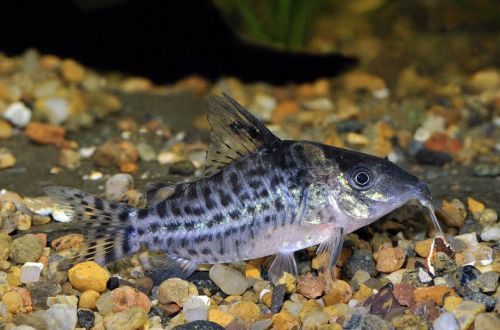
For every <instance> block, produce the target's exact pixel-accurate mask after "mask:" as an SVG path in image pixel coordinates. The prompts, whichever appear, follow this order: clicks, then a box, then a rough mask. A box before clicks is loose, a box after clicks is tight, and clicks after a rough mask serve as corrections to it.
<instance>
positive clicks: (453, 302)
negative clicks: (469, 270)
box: [443, 296, 464, 312]
mask: <svg viewBox="0 0 500 330" xmlns="http://www.w3.org/2000/svg"><path fill="white" fill-rule="evenodd" d="M463 301H464V300H463V299H462V298H460V297H459V296H448V297H445V298H444V305H443V308H444V310H445V311H447V312H452V311H453V310H454V309H455V308H456V307H457V306H458V305H460V304H461V303H462V302H463Z"/></svg>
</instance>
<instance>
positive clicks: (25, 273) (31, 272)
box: [21, 262, 43, 284]
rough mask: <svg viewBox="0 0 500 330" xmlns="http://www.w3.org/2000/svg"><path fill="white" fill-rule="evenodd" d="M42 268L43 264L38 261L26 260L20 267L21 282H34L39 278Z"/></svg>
mask: <svg viewBox="0 0 500 330" xmlns="http://www.w3.org/2000/svg"><path fill="white" fill-rule="evenodd" d="M42 270H43V264H42V263H40V262H27V263H25V264H24V265H23V267H22V268H21V282H22V283H25V284H27V283H34V282H38V280H39V279H40V273H41V272H42Z"/></svg>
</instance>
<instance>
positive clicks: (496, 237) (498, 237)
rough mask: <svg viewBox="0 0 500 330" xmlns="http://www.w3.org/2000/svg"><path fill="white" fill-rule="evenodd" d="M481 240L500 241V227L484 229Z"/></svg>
mask: <svg viewBox="0 0 500 330" xmlns="http://www.w3.org/2000/svg"><path fill="white" fill-rule="evenodd" d="M481 239H482V240H483V241H500V225H498V224H497V225H495V226H488V227H484V229H483V231H482V232H481Z"/></svg>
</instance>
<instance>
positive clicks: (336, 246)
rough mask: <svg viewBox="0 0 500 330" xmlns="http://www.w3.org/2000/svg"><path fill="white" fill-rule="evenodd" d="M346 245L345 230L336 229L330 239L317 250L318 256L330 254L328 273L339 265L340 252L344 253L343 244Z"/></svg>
mask: <svg viewBox="0 0 500 330" xmlns="http://www.w3.org/2000/svg"><path fill="white" fill-rule="evenodd" d="M343 243H344V228H341V227H335V228H333V230H332V233H331V235H330V237H329V238H328V239H327V240H326V241H324V242H322V243H321V244H320V245H319V246H318V249H317V250H316V253H317V254H321V253H324V252H327V253H329V254H330V261H329V267H328V271H330V270H331V269H332V267H333V266H335V264H336V263H337V260H338V259H339V256H340V252H341V251H342V244H343Z"/></svg>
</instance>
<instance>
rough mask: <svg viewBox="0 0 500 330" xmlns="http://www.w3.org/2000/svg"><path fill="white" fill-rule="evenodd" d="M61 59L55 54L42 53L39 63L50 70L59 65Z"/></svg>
mask: <svg viewBox="0 0 500 330" xmlns="http://www.w3.org/2000/svg"><path fill="white" fill-rule="evenodd" d="M61 62H62V60H61V59H60V58H59V57H57V56H55V55H42V56H40V60H39V64H40V66H41V67H42V68H44V69H46V70H52V69H55V68H57V67H58V66H59V65H61Z"/></svg>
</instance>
